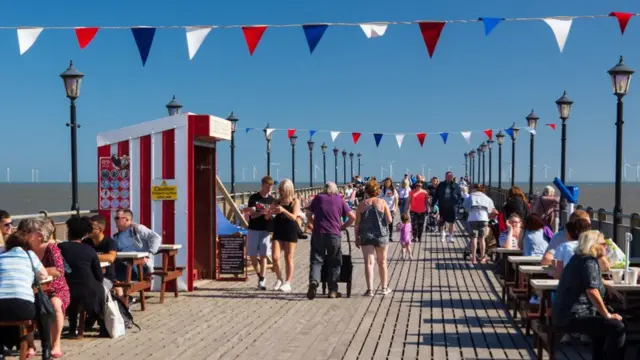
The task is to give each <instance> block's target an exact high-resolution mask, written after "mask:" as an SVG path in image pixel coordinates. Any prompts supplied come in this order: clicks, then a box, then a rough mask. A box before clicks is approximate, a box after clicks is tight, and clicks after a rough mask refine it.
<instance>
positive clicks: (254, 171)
mask: <svg viewBox="0 0 640 360" xmlns="http://www.w3.org/2000/svg"><path fill="white" fill-rule="evenodd" d="M257 172H258V169H256V166H255V165H253V181H256V173H257Z"/></svg>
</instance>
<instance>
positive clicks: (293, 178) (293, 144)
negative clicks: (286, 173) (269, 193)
mask: <svg viewBox="0 0 640 360" xmlns="http://www.w3.org/2000/svg"><path fill="white" fill-rule="evenodd" d="M296 140H298V137H297V136H296V135H292V136H291V137H290V138H289V141H290V142H291V182H292V183H293V185H295V184H296Z"/></svg>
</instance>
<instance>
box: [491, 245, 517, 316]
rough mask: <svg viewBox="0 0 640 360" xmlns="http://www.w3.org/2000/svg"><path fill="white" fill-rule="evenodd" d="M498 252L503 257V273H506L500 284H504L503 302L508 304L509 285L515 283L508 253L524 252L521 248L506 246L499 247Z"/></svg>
mask: <svg viewBox="0 0 640 360" xmlns="http://www.w3.org/2000/svg"><path fill="white" fill-rule="evenodd" d="M496 253H497V254H498V255H500V257H501V258H502V260H503V261H502V274H503V275H504V276H503V278H502V279H499V280H498V281H499V282H500V285H502V302H504V303H505V304H506V302H507V290H508V288H509V286H511V285H513V284H515V281H514V279H513V278H512V276H511V275H512V273H513V272H512V271H511V268H510V267H509V262H508V261H507V259H506V256H507V255H518V254H520V255H521V254H522V250H520V249H505V248H497V249H496Z"/></svg>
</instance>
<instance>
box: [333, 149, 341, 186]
mask: <svg viewBox="0 0 640 360" xmlns="http://www.w3.org/2000/svg"><path fill="white" fill-rule="evenodd" d="M339 153H340V149H338V148H337V147H334V148H333V164H334V165H335V169H334V170H335V172H336V173H335V179H336V184H337V183H338V154H339Z"/></svg>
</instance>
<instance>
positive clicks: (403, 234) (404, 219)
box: [398, 214, 413, 260]
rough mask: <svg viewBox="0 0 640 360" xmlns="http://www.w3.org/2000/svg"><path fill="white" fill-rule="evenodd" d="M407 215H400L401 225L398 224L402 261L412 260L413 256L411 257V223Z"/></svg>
mask: <svg viewBox="0 0 640 360" xmlns="http://www.w3.org/2000/svg"><path fill="white" fill-rule="evenodd" d="M409 219H410V218H409V214H402V215H401V216H400V221H401V223H399V224H398V229H399V230H400V245H402V254H401V257H402V260H406V259H407V258H408V259H409V260H413V255H411V238H412V237H413V236H412V234H411V222H410V220H409Z"/></svg>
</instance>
